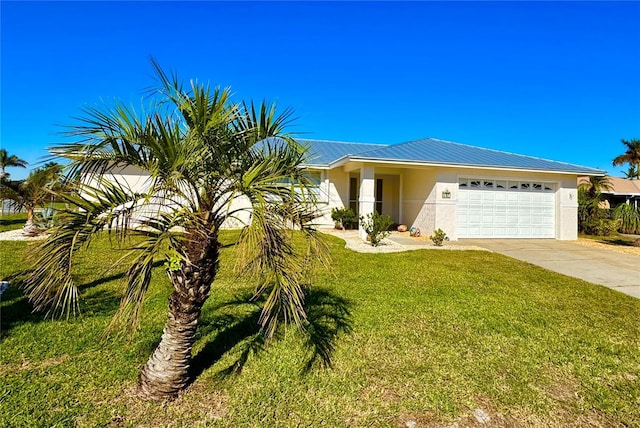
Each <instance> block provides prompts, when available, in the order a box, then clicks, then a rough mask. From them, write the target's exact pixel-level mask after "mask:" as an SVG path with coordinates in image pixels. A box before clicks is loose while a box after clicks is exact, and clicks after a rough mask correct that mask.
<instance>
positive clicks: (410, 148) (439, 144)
mask: <svg viewBox="0 0 640 428" xmlns="http://www.w3.org/2000/svg"><path fill="white" fill-rule="evenodd" d="M298 141H300V143H301V144H304V145H306V146H308V147H309V150H310V153H311V154H312V155H311V157H310V160H309V165H310V166H314V165H317V166H326V167H328V166H330V165H331V164H332V163H335V162H336V161H338V160H339V159H342V158H345V157H346V158H347V159H348V160H358V161H363V160H364V161H367V160H369V161H387V162H388V161H396V162H406V163H413V164H435V165H451V166H477V167H490V168H504V169H523V170H539V171H558V172H571V173H576V174H596V175H602V174H604V173H605V171H603V170H599V169H595V168H590V167H586V166H581V165H574V164H569V163H564V162H557V161H552V160H548V159H541V158H537V157H532V156H525V155H518V154H514V153H508V152H502V151H499V150H492V149H485V148H482V147H476V146H469V145H466V144H460V143H453V142H450V141H444V140H438V139H435V138H425V139H422V140H415V141H409V142H406V143H400V144H391V145H386V144H359V143H342V142H336V141H322V140H298Z"/></svg>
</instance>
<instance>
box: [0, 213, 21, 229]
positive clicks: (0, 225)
mask: <svg viewBox="0 0 640 428" xmlns="http://www.w3.org/2000/svg"><path fill="white" fill-rule="evenodd" d="M26 222H27V213H16V214H5V215H3V216H0V232H6V231H8V230H15V229H21V228H22V227H24V224H25V223H26Z"/></svg>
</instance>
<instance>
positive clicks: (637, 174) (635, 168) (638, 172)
mask: <svg viewBox="0 0 640 428" xmlns="http://www.w3.org/2000/svg"><path fill="white" fill-rule="evenodd" d="M622 173H623V174H624V176H625V177H626V178H627V179H628V180H639V179H640V166H639V165H629V168H627V170H626V171H623V172H622Z"/></svg>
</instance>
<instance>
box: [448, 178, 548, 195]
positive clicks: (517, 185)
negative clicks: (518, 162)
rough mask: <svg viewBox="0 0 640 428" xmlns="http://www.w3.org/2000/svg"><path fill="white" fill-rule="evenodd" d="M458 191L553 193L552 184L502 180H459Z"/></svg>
mask: <svg viewBox="0 0 640 428" xmlns="http://www.w3.org/2000/svg"><path fill="white" fill-rule="evenodd" d="M458 187H459V188H460V189H483V190H514V191H523V190H524V191H533V192H553V191H554V187H553V184H552V183H540V182H535V181H504V180H477V179H475V178H474V179H470V178H461V179H460V180H459V181H458Z"/></svg>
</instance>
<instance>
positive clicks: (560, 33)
mask: <svg viewBox="0 0 640 428" xmlns="http://www.w3.org/2000/svg"><path fill="white" fill-rule="evenodd" d="M0 13H1V37H2V38H1V48H2V49H1V67H0V72H1V83H2V92H1V101H2V106H1V107H2V111H1V118H2V119H1V120H2V129H1V145H2V147H3V148H6V149H7V150H8V151H9V152H10V153H13V154H17V155H19V156H20V157H22V158H24V159H26V160H28V161H29V162H30V163H36V162H38V160H40V159H41V158H42V157H43V156H44V155H46V151H45V148H46V147H49V146H51V145H53V144H55V143H56V142H59V141H63V140H62V138H61V137H60V136H59V135H58V134H57V133H58V132H59V131H60V130H61V129H62V128H60V127H59V126H58V125H61V124H62V125H64V124H69V123H71V122H72V119H71V117H73V116H77V115H78V114H79V112H80V108H82V106H84V105H96V104H99V103H100V100H101V99H102V100H105V101H106V102H109V101H110V100H113V99H114V98H120V99H122V100H124V101H126V102H132V103H134V104H136V105H138V104H139V102H140V101H141V99H142V97H143V94H144V89H145V88H147V87H148V86H149V85H150V84H152V82H153V80H152V76H153V73H152V68H151V66H150V63H149V60H148V57H149V56H150V55H152V56H154V57H155V58H156V59H158V61H159V62H160V64H161V65H162V66H163V67H164V68H165V69H173V70H176V71H177V72H178V73H179V75H180V76H181V77H182V78H183V79H185V80H187V79H190V78H197V79H199V80H205V81H210V82H211V83H214V84H219V85H222V86H231V87H232V88H233V91H234V93H235V95H236V99H238V100H240V99H255V100H260V99H263V98H266V99H269V100H276V101H278V103H279V104H280V105H281V106H283V107H284V106H290V107H292V108H293V109H294V110H295V112H296V115H297V116H298V117H299V119H298V121H297V122H296V124H297V126H296V127H295V128H293V130H294V131H299V132H306V133H308V134H306V136H307V137H310V138H319V139H328V140H343V141H357V142H378V143H395V142H403V141H409V140H413V139H418V138H424V137H435V138H441V139H445V140H451V141H457V142H461V143H466V144H471V145H477V146H482V147H488V148H494V149H498V150H505V151H511V152H516V153H522V154H527V155H532V156H539V157H543V158H549V159H554V160H560V161H565V162H571V163H577V164H581V165H586V166H591V167H597V168H602V169H606V170H608V171H609V172H610V173H611V174H613V175H618V176H619V175H620V171H621V170H622V168H612V167H611V159H612V158H613V157H614V156H616V155H618V154H620V153H621V152H622V151H623V146H622V144H621V143H620V139H622V138H624V139H631V138H640V25H639V24H638V23H639V22H640V2H619V3H618V2H602V3H600V2H585V3H581V2H557V3H555V2H531V3H529V2H491V3H485V2H470V3H465V2H442V3H436V2H407V3H384V2H373V3H367V2H354V3H343V2H323V3H311V2H285V3H272V2H259V3H251V2H233V3H222V2H194V3H173V2H121V3H120V2H68V3H58V2H26V1H23V2H8V1H2V2H1V3H0ZM9 172H11V174H12V176H13V177H14V178H21V177H24V176H25V174H26V172H23V171H21V170H19V169H13V168H12V169H11V170H10V171H9Z"/></svg>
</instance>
